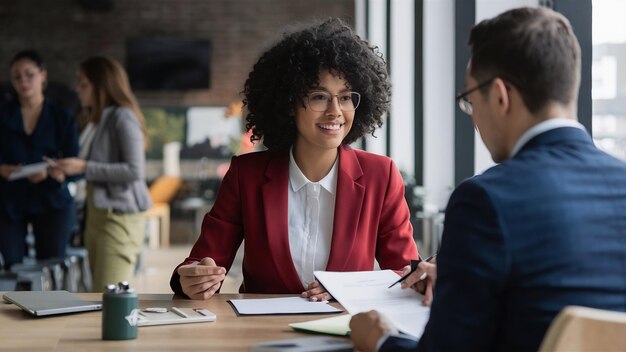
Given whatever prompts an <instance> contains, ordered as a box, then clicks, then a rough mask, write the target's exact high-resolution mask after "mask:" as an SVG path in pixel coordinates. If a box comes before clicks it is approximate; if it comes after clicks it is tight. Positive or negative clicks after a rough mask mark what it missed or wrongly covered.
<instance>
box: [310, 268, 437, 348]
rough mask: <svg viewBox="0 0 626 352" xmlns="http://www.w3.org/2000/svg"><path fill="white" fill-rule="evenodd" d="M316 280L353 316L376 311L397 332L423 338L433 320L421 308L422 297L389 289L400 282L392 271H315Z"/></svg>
mask: <svg viewBox="0 0 626 352" xmlns="http://www.w3.org/2000/svg"><path fill="white" fill-rule="evenodd" d="M315 277H316V278H317V280H318V281H319V282H320V283H321V284H322V285H323V286H324V288H326V290H327V291H328V292H329V293H330V294H331V295H332V296H333V297H334V298H335V299H336V300H337V301H339V303H341V305H342V306H343V307H344V308H345V309H346V310H347V311H348V312H349V313H350V314H352V315H354V314H357V313H361V312H367V311H370V310H372V309H375V310H377V311H379V312H380V313H382V314H383V315H384V316H385V317H386V318H387V319H388V320H389V321H390V322H391V323H392V324H393V325H395V327H396V328H398V330H400V331H402V332H403V333H405V334H408V335H411V336H414V337H417V338H419V337H421V336H422V333H423V332H424V327H425V326H426V323H427V322H428V317H429V316H430V308H429V307H425V306H423V305H422V298H423V296H422V295H421V294H419V293H417V292H415V291H414V290H411V289H406V290H403V289H402V288H401V287H400V285H396V286H394V287H392V288H388V287H389V285H391V284H392V283H394V282H395V281H396V280H398V274H396V273H395V272H393V271H391V270H378V271H352V272H330V271H316V272H315Z"/></svg>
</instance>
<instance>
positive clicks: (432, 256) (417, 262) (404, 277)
mask: <svg viewBox="0 0 626 352" xmlns="http://www.w3.org/2000/svg"><path fill="white" fill-rule="evenodd" d="M435 255H436V254H433V255H431V256H430V257H428V258H426V260H422V257H420V256H418V257H419V259H418V260H411V271H409V272H408V273H406V275H404V276H403V277H401V278H400V279H398V281H396V282H394V283H393V284H391V285H389V287H387V288H392V287H394V286H395V285H396V284H397V283H399V282H402V281H404V280H406V278H407V277H409V275H411V274H413V273H414V272H415V270H417V266H418V265H419V263H421V262H429V261H430V260H431V259H433V258H434V257H435Z"/></svg>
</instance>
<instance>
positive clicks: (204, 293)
mask: <svg viewBox="0 0 626 352" xmlns="http://www.w3.org/2000/svg"><path fill="white" fill-rule="evenodd" d="M176 272H177V273H178V275H180V286H181V287H182V289H183V292H184V293H185V294H186V295H187V297H189V298H191V299H209V298H211V296H213V294H215V292H217V290H219V288H220V286H221V285H222V281H224V278H225V277H226V269H225V268H223V267H221V266H217V265H216V264H215V261H214V260H213V259H211V258H209V257H205V258H203V259H202V260H201V261H200V262H195V263H193V264H188V265H182V266H180V267H179V268H178V270H176Z"/></svg>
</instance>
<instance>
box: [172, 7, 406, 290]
mask: <svg viewBox="0 0 626 352" xmlns="http://www.w3.org/2000/svg"><path fill="white" fill-rule="evenodd" d="M243 93H244V104H245V106H246V109H247V116H246V120H247V125H246V127H247V128H248V129H249V130H251V131H252V137H251V139H252V140H253V141H262V142H263V145H265V147H267V149H268V150H266V151H262V152H257V153H251V154H246V155H241V156H238V157H233V159H232V161H231V165H230V169H229V170H228V172H227V174H226V175H225V176H224V179H223V181H222V185H221V188H220V191H219V193H218V196H217V199H216V201H215V205H214V206H213V209H211V211H210V212H209V213H208V214H206V215H205V218H204V222H203V224H202V232H201V234H200V237H199V239H198V241H197V242H196V243H195V245H194V246H193V248H192V250H191V253H190V255H189V257H188V258H187V259H185V261H184V262H183V263H181V264H180V265H179V266H178V267H177V268H176V270H175V271H174V273H173V275H172V279H171V281H170V286H171V287H172V289H173V290H174V292H176V293H178V294H184V295H186V296H187V297H189V298H192V299H208V298H209V297H211V296H212V295H213V294H214V293H215V292H217V290H218V289H219V288H220V286H221V283H222V281H223V280H224V277H225V275H226V272H227V271H228V270H229V269H230V266H231V265H232V262H233V259H234V257H235V254H236V252H237V249H238V248H239V246H240V245H241V243H242V241H243V240H245V242H244V243H245V244H244V259H243V277H244V279H243V283H242V285H241V287H240V292H253V293H299V294H301V295H302V296H303V297H308V298H309V299H310V300H312V301H317V300H327V299H330V298H331V296H330V294H328V292H326V291H325V289H324V288H323V287H322V286H321V285H320V284H319V283H318V282H317V281H316V280H315V277H314V276H313V272H314V271H315V270H329V271H361V270H363V271H364V270H373V269H374V260H375V259H376V260H378V262H379V264H380V267H381V268H383V269H393V270H402V268H403V267H404V266H405V265H407V264H408V263H409V262H410V260H411V259H414V258H417V256H418V254H417V247H416V246H415V242H414V241H413V237H412V227H411V224H410V222H409V209H408V206H407V204H406V201H405V199H404V185H403V182H402V178H401V176H400V173H399V172H398V169H397V168H396V166H395V164H394V163H393V161H392V160H391V159H389V158H387V157H384V156H379V155H375V154H371V153H367V152H364V151H361V150H355V149H352V148H351V147H350V146H349V145H348V144H350V143H352V142H354V141H356V140H358V139H359V138H361V137H363V136H364V135H365V134H367V133H371V134H373V132H374V130H375V128H376V127H380V126H381V125H382V118H381V116H382V115H383V113H384V112H385V111H386V110H387V109H388V107H389V96H390V84H389V82H388V74H387V72H386V69H385V62H384V60H383V59H382V56H381V55H380V53H379V52H378V50H377V49H376V48H374V47H372V46H370V45H369V44H368V43H367V42H366V41H364V40H362V39H361V38H359V37H358V36H357V35H355V34H354V33H353V32H352V30H351V29H350V28H349V27H348V26H347V25H345V24H344V23H343V22H342V21H341V20H338V19H329V20H327V21H325V22H323V23H321V24H318V25H315V26H312V27H309V28H305V29H302V30H299V31H295V32H292V33H289V34H286V35H285V36H284V38H283V39H282V40H281V41H280V42H279V43H278V44H276V45H275V46H274V47H272V48H271V49H269V50H268V51H267V52H265V53H264V54H263V55H262V56H261V58H260V59H259V60H258V62H257V63H256V64H255V65H254V68H253V70H252V72H251V73H250V75H249V77H248V80H247V81H246V83H245V87H244V91H243Z"/></svg>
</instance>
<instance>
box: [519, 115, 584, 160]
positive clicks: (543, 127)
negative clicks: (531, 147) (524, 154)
mask: <svg viewBox="0 0 626 352" xmlns="http://www.w3.org/2000/svg"><path fill="white" fill-rule="evenodd" d="M561 127H575V128H580V129H581V130H584V129H585V126H583V125H582V124H581V123H580V122H578V121H576V120H572V119H566V118H553V119H548V120H546V121H542V122H540V123H538V124H536V125H534V126H533V127H531V128H529V129H528V130H527V131H526V132H524V134H522V136H521V137H520V138H519V139H518V140H517V142H516V143H515V145H514V146H513V150H512V151H511V155H510V158H512V157H514V156H515V155H516V154H517V153H518V152H519V151H520V150H521V149H522V147H523V146H524V145H526V143H528V142H529V141H530V140H531V139H533V138H534V137H536V136H538V135H540V134H542V133H544V132H548V131H550V130H554V129H557V128H561Z"/></svg>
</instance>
